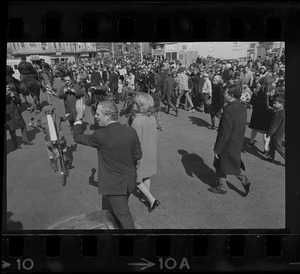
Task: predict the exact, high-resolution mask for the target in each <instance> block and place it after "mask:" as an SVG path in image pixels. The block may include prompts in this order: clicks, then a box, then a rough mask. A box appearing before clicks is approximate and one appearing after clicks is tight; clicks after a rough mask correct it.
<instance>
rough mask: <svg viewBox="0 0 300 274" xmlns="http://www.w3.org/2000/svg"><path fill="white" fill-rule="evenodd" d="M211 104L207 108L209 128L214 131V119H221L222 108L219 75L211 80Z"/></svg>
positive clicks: (221, 87)
mask: <svg viewBox="0 0 300 274" xmlns="http://www.w3.org/2000/svg"><path fill="white" fill-rule="evenodd" d="M211 100H212V102H211V105H210V107H209V112H210V118H211V126H210V127H209V128H210V129H213V130H214V129H216V124H215V117H217V118H219V119H220V118H221V114H222V109H223V107H224V92H223V79H222V77H221V76H220V75H216V76H215V77H214V78H213V79H212V98H211Z"/></svg>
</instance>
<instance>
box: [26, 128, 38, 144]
mask: <svg viewBox="0 0 300 274" xmlns="http://www.w3.org/2000/svg"><path fill="white" fill-rule="evenodd" d="M39 132H40V130H39V129H38V128H33V129H31V130H29V131H27V137H28V141H30V142H31V141H33V140H34V139H35V137H36V135H37V134H38V133H39Z"/></svg>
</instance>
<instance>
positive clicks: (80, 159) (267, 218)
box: [6, 78, 285, 230]
mask: <svg viewBox="0 0 300 274" xmlns="http://www.w3.org/2000/svg"><path fill="white" fill-rule="evenodd" d="M61 85H62V82H61V81H60V79H59V78H57V79H56V80H55V82H54V87H55V88H56V89H59V87H60V86H61ZM50 98H51V102H52V103H53V105H54V106H55V107H56V113H58V114H60V115H64V105H63V101H62V100H60V99H58V98H56V97H53V96H50ZM29 102H32V99H31V98H30V99H29ZM41 102H42V105H43V106H45V105H46V104H48V103H47V95H46V94H45V93H42V94H41ZM121 106H122V103H120V104H119V109H120V108H121ZM251 112H252V110H251V109H248V122H249V121H250V117H251ZM173 114H174V112H172V111H171V112H170V114H166V113H165V112H164V106H163V105H162V111H161V118H162V122H163V126H164V131H162V132H161V131H159V132H158V151H157V153H158V173H157V174H156V175H155V176H153V178H152V181H151V192H152V194H153V195H154V196H155V197H156V199H158V200H159V201H160V203H161V205H160V207H158V208H157V209H155V210H154V211H153V212H152V213H150V214H149V213H148V209H147V208H146V207H145V206H144V204H142V203H141V202H140V201H139V200H138V199H137V198H136V197H135V196H134V195H131V196H130V201H129V206H130V208H131V212H132V215H133V218H134V221H135V224H136V226H137V228H141V229H281V228H285V166H284V165H285V160H284V159H283V158H281V156H280V155H279V154H276V160H277V161H278V163H277V164H274V163H273V164H272V163H269V162H267V161H265V160H264V159H263V157H262V156H261V155H260V154H259V150H263V137H262V135H261V134H258V135H257V138H256V139H257V143H256V146H255V147H254V148H249V147H247V146H246V144H247V143H248V142H249V139H250V129H249V128H248V127H247V130H246V134H245V139H244V147H243V150H242V160H243V162H244V163H245V166H246V173H247V176H248V178H249V180H250V181H251V182H252V185H251V188H250V193H249V195H248V196H246V197H245V196H244V189H243V187H242V185H241V183H240V182H239V181H238V179H237V178H235V177H234V176H228V178H227V181H228V192H227V194H226V195H219V194H213V193H211V192H210V191H208V189H209V188H210V186H213V185H214V184H215V180H216V177H215V172H214V168H213V146H214V142H215V139H216V136H217V131H216V130H211V129H209V128H208V125H209V124H210V116H209V115H208V114H205V113H202V112H198V111H196V112H194V113H189V112H188V111H186V110H183V109H180V110H179V116H178V117H175V116H174V115H173ZM22 115H23V117H24V119H25V122H26V123H27V124H28V123H29V122H30V117H40V116H41V115H42V113H40V114H38V115H35V114H34V113H29V112H28V111H27V110H26V109H25V108H24V111H23V113H22ZM83 121H84V124H85V126H86V131H85V133H87V134H89V133H92V131H93V126H92V125H93V118H92V115H91V111H90V108H89V107H87V108H86V115H85V117H84V120H83ZM120 122H121V123H126V120H125V119H124V117H122V118H121V119H120ZM217 125H218V121H217ZM27 128H28V134H29V140H30V141H32V142H33V143H34V145H32V146H30V145H23V144H22V145H21V147H22V148H21V149H17V150H14V149H13V144H12V141H11V140H10V136H9V134H8V132H7V169H6V175H7V180H6V183H7V197H6V200H7V219H8V229H14V230H19V229H20V230H21V229H22V230H36V229H68V228H77V229H81V228H82V229H94V228H96V227H97V224H95V222H94V223H93V225H91V222H90V220H94V221H95V220H97V216H98V215H97V214H98V213H99V212H100V211H101V209H102V196H100V195H98V192H97V182H96V181H95V179H96V178H97V153H96V150H95V149H93V148H89V147H86V146H83V145H80V144H78V145H77V144H76V143H75V142H74V140H73V137H72V135H71V134H70V128H69V124H68V122H66V123H64V124H63V132H64V135H65V137H66V140H67V145H68V156H69V158H71V160H72V163H71V165H72V168H71V169H70V174H69V177H68V181H67V184H66V186H62V185H61V183H60V178H59V175H57V174H55V173H54V172H53V171H52V169H51V166H50V161H49V159H48V156H47V153H46V147H45V143H44V135H43V133H42V131H39V130H37V129H34V128H31V127H29V126H28V127H27ZM17 135H18V139H19V142H20V143H21V132H20V130H18V131H17ZM97 212H98V213H97ZM87 216H88V218H87ZM87 219H89V220H88V221H87ZM70 223H72V224H70Z"/></svg>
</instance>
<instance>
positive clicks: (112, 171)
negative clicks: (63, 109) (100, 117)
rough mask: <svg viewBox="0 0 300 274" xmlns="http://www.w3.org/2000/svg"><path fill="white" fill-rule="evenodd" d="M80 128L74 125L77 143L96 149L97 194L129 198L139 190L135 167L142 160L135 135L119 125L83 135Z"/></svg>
mask: <svg viewBox="0 0 300 274" xmlns="http://www.w3.org/2000/svg"><path fill="white" fill-rule="evenodd" d="M83 131H84V130H83V126H82V125H81V124H77V125H74V127H73V137H74V141H75V142H77V143H79V144H82V145H86V146H90V147H94V148H97V151H98V193H99V194H101V195H127V191H129V193H131V192H132V191H133V190H134V189H135V187H136V164H137V161H138V160H139V159H141V158H142V150H141V145H140V141H139V138H138V135H137V133H136V131H135V130H134V129H133V128H130V127H128V126H126V125H121V124H120V123H119V122H114V123H111V124H109V125H107V126H106V127H103V128H100V129H98V130H96V131H95V132H94V133H93V134H91V135H87V134H83Z"/></svg>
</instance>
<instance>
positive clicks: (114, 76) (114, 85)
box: [107, 67, 119, 104]
mask: <svg viewBox="0 0 300 274" xmlns="http://www.w3.org/2000/svg"><path fill="white" fill-rule="evenodd" d="M118 83H119V75H118V73H117V69H116V67H112V68H111V74H110V79H109V82H108V85H107V86H108V87H109V88H110V91H111V92H112V93H113V94H114V96H115V103H116V104H119V93H118Z"/></svg>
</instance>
